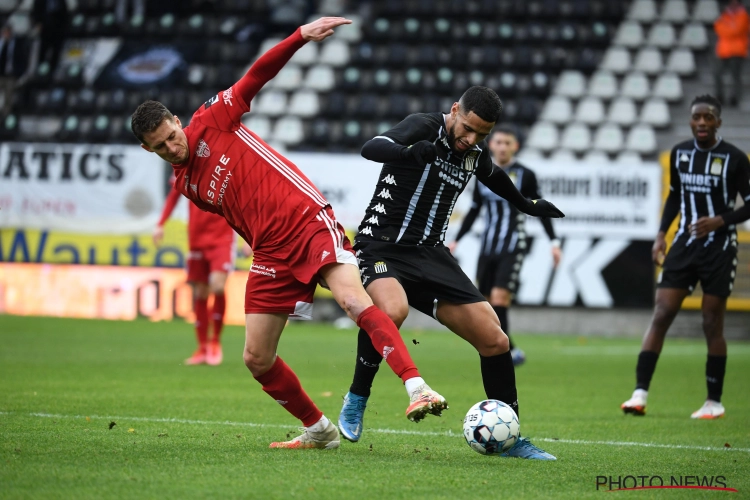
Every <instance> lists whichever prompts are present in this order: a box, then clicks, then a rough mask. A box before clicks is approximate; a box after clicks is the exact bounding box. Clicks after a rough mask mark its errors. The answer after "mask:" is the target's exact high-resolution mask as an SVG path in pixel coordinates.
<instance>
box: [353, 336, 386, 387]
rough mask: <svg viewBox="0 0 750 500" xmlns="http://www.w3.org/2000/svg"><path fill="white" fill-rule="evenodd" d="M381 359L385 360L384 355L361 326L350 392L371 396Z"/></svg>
mask: <svg viewBox="0 0 750 500" xmlns="http://www.w3.org/2000/svg"><path fill="white" fill-rule="evenodd" d="M381 361H383V356H381V355H380V354H379V353H378V351H376V350H375V347H373V345H372V341H371V340H370V336H369V335H367V332H366V331H364V330H362V329H361V328H360V330H359V334H357V362H356V364H355V365H354V380H352V385H351V387H350V388H349V392H351V393H352V394H356V395H357V396H362V397H365V398H369V397H370V388H371V387H372V382H373V380H375V375H376V374H377V373H378V368H380V362H381Z"/></svg>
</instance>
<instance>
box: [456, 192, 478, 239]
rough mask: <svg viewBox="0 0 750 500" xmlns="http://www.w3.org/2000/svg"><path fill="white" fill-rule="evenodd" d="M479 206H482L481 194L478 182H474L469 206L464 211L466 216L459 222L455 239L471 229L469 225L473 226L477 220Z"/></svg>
mask: <svg viewBox="0 0 750 500" xmlns="http://www.w3.org/2000/svg"><path fill="white" fill-rule="evenodd" d="M481 208H482V195H481V193H480V192H479V184H478V183H477V182H475V183H474V194H473V195H472V197H471V208H470V209H469V211H468V212H466V217H464V221H463V223H461V228H460V229H459V230H458V233H457V234H456V241H458V240H460V239H461V238H463V237H464V236H466V233H468V232H469V231H470V230H471V226H473V225H474V221H476V220H477V215H479V210H480V209H481Z"/></svg>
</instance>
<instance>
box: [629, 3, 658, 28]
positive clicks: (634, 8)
mask: <svg viewBox="0 0 750 500" xmlns="http://www.w3.org/2000/svg"><path fill="white" fill-rule="evenodd" d="M627 18H628V19H632V20H634V21H641V22H644V23H652V22H654V21H655V20H656V2H655V1H654V0H635V1H634V2H633V3H632V4H630V11H629V12H628V15H627Z"/></svg>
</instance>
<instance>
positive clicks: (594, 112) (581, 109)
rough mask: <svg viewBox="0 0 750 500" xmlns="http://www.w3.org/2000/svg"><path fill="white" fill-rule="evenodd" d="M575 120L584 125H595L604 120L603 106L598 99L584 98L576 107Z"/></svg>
mask: <svg viewBox="0 0 750 500" xmlns="http://www.w3.org/2000/svg"><path fill="white" fill-rule="evenodd" d="M575 120H576V121H577V122H581V123H585V124H586V125H597V124H599V123H601V122H602V121H603V120H604V104H603V103H602V100H601V99H599V98H598V97H593V96H586V97H584V98H583V99H581V100H580V101H579V102H578V106H576V113H575Z"/></svg>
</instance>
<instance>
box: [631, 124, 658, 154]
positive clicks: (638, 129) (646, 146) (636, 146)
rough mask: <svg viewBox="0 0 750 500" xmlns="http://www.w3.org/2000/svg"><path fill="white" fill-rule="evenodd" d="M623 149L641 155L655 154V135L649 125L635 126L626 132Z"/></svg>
mask: <svg viewBox="0 0 750 500" xmlns="http://www.w3.org/2000/svg"><path fill="white" fill-rule="evenodd" d="M625 149H628V150H630V151H635V152H636V153H641V154H646V155H648V154H652V153H655V152H656V133H655V132H654V129H653V128H651V126H650V125H645V124H640V123H639V124H637V125H635V126H634V127H633V128H631V129H630V132H628V138H627V140H626V142H625Z"/></svg>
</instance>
